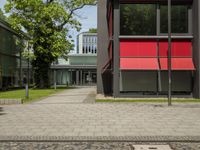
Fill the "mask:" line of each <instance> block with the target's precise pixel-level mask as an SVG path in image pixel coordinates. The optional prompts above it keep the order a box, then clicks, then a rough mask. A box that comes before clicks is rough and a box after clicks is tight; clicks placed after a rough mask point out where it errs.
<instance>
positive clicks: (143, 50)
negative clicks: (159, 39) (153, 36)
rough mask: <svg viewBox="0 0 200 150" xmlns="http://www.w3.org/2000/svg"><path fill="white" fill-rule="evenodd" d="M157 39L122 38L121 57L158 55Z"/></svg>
mask: <svg viewBox="0 0 200 150" xmlns="http://www.w3.org/2000/svg"><path fill="white" fill-rule="evenodd" d="M156 45H157V43H156V41H152V40H131V39H122V40H120V57H156V56H157V52H156Z"/></svg>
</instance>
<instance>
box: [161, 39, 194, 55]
mask: <svg viewBox="0 0 200 150" xmlns="http://www.w3.org/2000/svg"><path fill="white" fill-rule="evenodd" d="M167 52H168V42H167V41H161V42H159V53H160V56H161V57H167V55H168V54H167ZM172 57H192V42H191V41H173V42H172Z"/></svg>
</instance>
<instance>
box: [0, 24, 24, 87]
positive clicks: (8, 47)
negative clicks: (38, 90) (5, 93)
mask: <svg viewBox="0 0 200 150" xmlns="http://www.w3.org/2000/svg"><path fill="white" fill-rule="evenodd" d="M0 35H1V38H0V89H3V90H6V89H8V88H13V87H19V86H21V85H22V76H23V73H24V72H26V71H27V61H26V60H25V59H23V58H21V55H20V51H21V48H20V46H19V44H17V43H18V42H23V41H22V40H21V39H20V38H19V37H17V36H16V35H15V34H13V33H12V32H11V31H9V30H7V29H5V28H3V27H1V26H0Z"/></svg>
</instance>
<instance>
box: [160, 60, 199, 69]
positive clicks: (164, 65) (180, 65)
mask: <svg viewBox="0 0 200 150" xmlns="http://www.w3.org/2000/svg"><path fill="white" fill-rule="evenodd" d="M171 62H172V70H195V68H194V64H193V61H192V58H172V59H171ZM160 66H161V70H168V58H160Z"/></svg>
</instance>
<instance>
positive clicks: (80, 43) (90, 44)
mask: <svg viewBox="0 0 200 150" xmlns="http://www.w3.org/2000/svg"><path fill="white" fill-rule="evenodd" d="M96 53H97V34H96V33H89V32H83V33H80V34H79V35H78V36H77V54H96Z"/></svg>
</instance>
